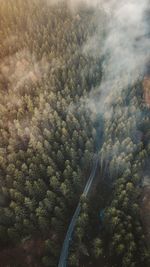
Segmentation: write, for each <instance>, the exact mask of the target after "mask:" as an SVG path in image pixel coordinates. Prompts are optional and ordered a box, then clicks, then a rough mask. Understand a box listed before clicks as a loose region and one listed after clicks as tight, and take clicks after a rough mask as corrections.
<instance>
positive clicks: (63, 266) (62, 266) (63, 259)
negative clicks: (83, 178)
mask: <svg viewBox="0 0 150 267" xmlns="http://www.w3.org/2000/svg"><path fill="white" fill-rule="evenodd" d="M97 165H98V155H97V154H95V155H94V157H93V165H92V170H91V174H90V176H89V178H88V181H87V183H86V185H85V188H84V191H83V195H84V196H87V195H88V192H89V190H90V188H91V185H92V183H93V180H94V177H95V174H96V170H97ZM80 210H81V207H80V201H79V204H78V206H77V208H76V210H75V212H74V215H73V217H72V220H71V222H70V225H69V227H68V230H67V233H66V236H65V239H64V243H63V246H62V250H61V254H60V259H59V264H58V267H67V259H68V251H69V245H70V241H71V238H72V234H73V231H74V228H75V225H76V222H77V219H78V216H79V213H80Z"/></svg>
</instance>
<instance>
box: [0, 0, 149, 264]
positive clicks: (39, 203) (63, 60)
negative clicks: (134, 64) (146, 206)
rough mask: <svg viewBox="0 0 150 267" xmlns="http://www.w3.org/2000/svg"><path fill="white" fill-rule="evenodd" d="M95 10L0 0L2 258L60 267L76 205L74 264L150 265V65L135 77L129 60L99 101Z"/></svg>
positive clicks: (1, 260) (70, 256)
mask: <svg viewBox="0 0 150 267" xmlns="http://www.w3.org/2000/svg"><path fill="white" fill-rule="evenodd" d="M95 14H96V11H95V8H94V7H91V6H90V7H89V6H85V5H82V4H81V5H80V7H79V8H78V9H77V10H75V11H72V9H71V8H70V7H69V6H68V3H67V1H61V2H59V3H56V4H51V3H50V1H46V0H26V1H23V0H7V1H4V0H0V267H27V266H29V267H57V266H58V262H59V257H60V253H61V249H62V245H63V241H64V238H65V235H66V232H67V229H68V226H69V223H70V221H71V218H72V216H73V214H74V211H75V209H76V207H77V205H78V203H80V207H81V211H80V214H79V217H78V219H77V223H76V226H75V229H74V233H73V236H72V239H71V242H70V247H69V252H68V259H67V266H68V267H90V266H91V267H101V266H103V267H148V266H149V264H150V250H149V240H147V236H146V235H147V233H146V230H145V227H144V224H143V221H142V218H141V208H140V207H141V206H140V203H141V201H142V200H141V199H142V192H143V182H144V171H145V170H146V168H148V167H147V166H148V164H149V158H150V142H149V138H150V121H149V118H150V117H149V116H150V109H149V105H148V104H147V103H145V101H144V85H143V84H144V83H143V79H144V74H143V75H139V76H138V79H136V81H135V80H134V79H132V76H131V75H129V74H128V71H126V70H125V72H126V73H127V74H126V83H125V87H124V88H123V89H121V90H120V91H118V90H114V91H113V92H112V97H111V101H110V103H109V105H108V107H107V103H106V107H105V108H104V109H103V111H102V109H101V106H100V105H101V103H100V102H99V99H100V98H101V97H102V96H101V95H102V93H101V91H100V92H99V90H97V88H99V87H100V84H102V82H103V77H104V76H105V75H106V73H105V70H104V66H105V64H106V62H107V55H106V58H105V57H104V55H99V56H95V55H94V54H93V53H90V51H89V50H88V49H87V42H88V40H89V39H90V38H91V37H92V36H93V33H94V32H95V31H96V27H97V16H96V15H95ZM101 16H102V19H103V25H104V24H106V25H107V15H105V14H102V11H101ZM103 25H102V26H101V29H102V30H101V36H100V42H101V43H103V42H104V38H106V35H107V33H106V32H105V29H103V28H102V27H103ZM106 28H107V26H106ZM109 86H111V85H110V84H109ZM116 86H118V88H119V83H118V85H116ZM110 90H111V88H110ZM91 98H92V101H91ZM96 100H97V102H98V104H97V102H96V103H95V102H94V101H96ZM91 102H92V103H91ZM93 102H94V103H95V104H94V107H93ZM108 111H110V112H109V114H108ZM95 154H96V155H97V157H98V167H97V170H96V175H95V179H94V182H93V185H92V188H91V190H90V192H89V194H88V196H85V195H84V194H82V193H83V191H84V188H85V185H86V183H87V180H88V178H89V174H90V171H91V168H92V162H93V159H94V155H95Z"/></svg>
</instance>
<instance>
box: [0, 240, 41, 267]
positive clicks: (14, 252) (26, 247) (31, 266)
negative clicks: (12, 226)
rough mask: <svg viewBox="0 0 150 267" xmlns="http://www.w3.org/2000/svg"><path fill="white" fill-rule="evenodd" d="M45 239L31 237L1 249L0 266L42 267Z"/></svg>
mask: <svg viewBox="0 0 150 267" xmlns="http://www.w3.org/2000/svg"><path fill="white" fill-rule="evenodd" d="M43 251H44V241H43V240H41V239H31V240H27V241H25V242H24V243H20V244H19V245H18V246H16V247H14V248H12V247H10V248H7V249H4V250H1V251H0V267H27V266H28V267H41V258H42V254H43Z"/></svg>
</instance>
